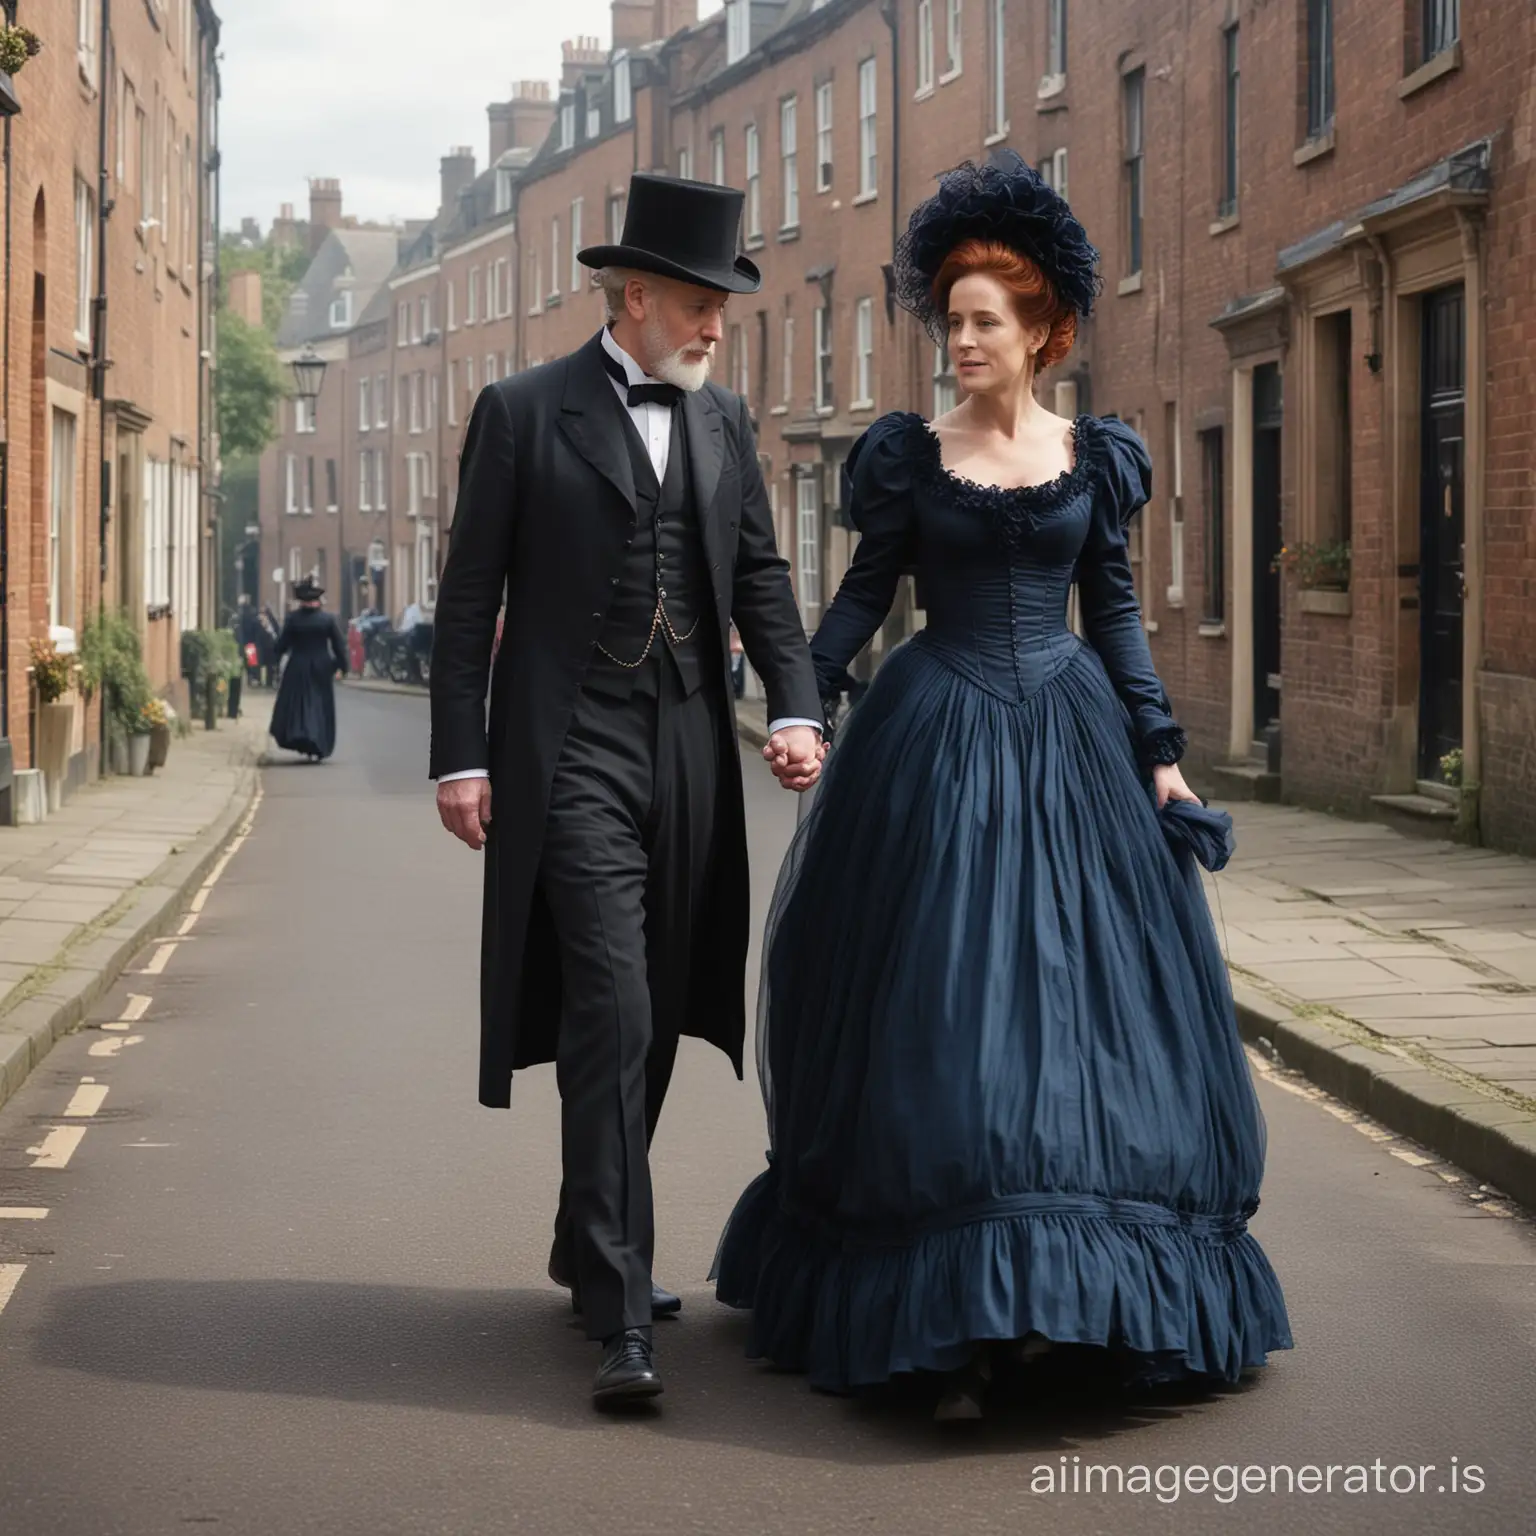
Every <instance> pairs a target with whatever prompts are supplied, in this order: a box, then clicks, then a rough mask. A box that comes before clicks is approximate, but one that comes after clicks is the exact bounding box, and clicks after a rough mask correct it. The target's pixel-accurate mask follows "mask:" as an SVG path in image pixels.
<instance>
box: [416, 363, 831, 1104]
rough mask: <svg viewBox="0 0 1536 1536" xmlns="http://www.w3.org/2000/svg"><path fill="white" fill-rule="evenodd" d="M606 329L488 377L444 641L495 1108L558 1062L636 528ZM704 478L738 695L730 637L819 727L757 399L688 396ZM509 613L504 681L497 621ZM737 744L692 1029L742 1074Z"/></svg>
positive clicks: (723, 657) (772, 709)
mask: <svg viewBox="0 0 1536 1536" xmlns="http://www.w3.org/2000/svg"><path fill="white" fill-rule="evenodd" d="M601 351H602V348H601V342H600V340H599V339H598V338H597V337H594V338H593V340H591V341H590V342H588V343H587V344H586V345H585V346H583V347H581V348H580V349H579V350H578V351H576V352H573V353H572V354H570V356H568V357H564V358H560V359H559V360H557V361H555V362H553V363H548V364H545V365H544V366H543V367H540V368H534V369H530V370H528V371H527V372H525V373H521V374H518V375H516V376H514V377H512V378H509V379H503V380H500V381H499V382H497V383H495V384H491V385H488V386H487V387H486V388H485V389H483V390H482V391H481V393H480V396H479V399H478V400H477V401H476V403H475V408H474V411H473V413H472V415H471V417H470V421H469V427H468V431H467V433H466V436H465V439H464V449H463V455H462V459H461V463H460V475H459V495H458V502H457V505H456V507H455V511H454V520H453V530H452V533H451V535H450V539H449V549H448V559H447V562H446V565H445V567H444V570H443V574H442V580H441V582H440V583H439V586H438V594H437V610H436V614H435V624H436V627H435V632H434V636H433V646H432V678H431V692H432V749H431V765H430V772H431V776H432V777H433V778H438V777H439V776H441V775H442V774H445V773H454V772H457V771H459V770H462V769H469V768H487V769H489V770H490V775H491V781H492V826H491V829H490V832H489V836H488V841H487V844H486V850H485V859H486V863H485V902H484V914H483V921H482V929H481V960H480V1102H481V1103H482V1104H487V1105H491V1106H494V1107H504V1106H506V1105H507V1104H508V1103H510V1100H511V1080H512V1073H513V1070H514V1069H517V1068H522V1067H527V1066H532V1065H534V1064H536V1063H539V1062H549V1061H553V1060H554V1059H555V1048H556V1040H557V1036H558V1031H559V1020H560V970H559V965H560V961H559V952H558V949H557V947H556V944H555V942H554V932H553V927H552V924H551V920H550V916H549V912H548V909H547V907H546V906H545V904H544V902H543V900H542V897H541V895H540V892H539V888H538V871H539V860H540V854H541V851H542V847H543V840H544V822H545V817H546V815H547V811H548V805H549V795H550V785H551V781H552V779H553V777H554V771H555V763H556V760H557V759H558V757H559V755H560V750H561V747H562V745H563V744H564V741H565V736H566V732H567V730H568V729H569V727H570V722H571V715H572V712H573V710H574V708H575V705H576V702H577V698H578V695H579V693H580V690H581V686H582V679H583V676H584V674H585V673H586V670H587V668H588V666H589V665H590V663H591V660H592V657H593V654H594V649H595V647H596V644H597V639H598V635H599V634H600V632H601V631H602V628H603V621H604V618H605V616H606V614H607V610H608V604H609V601H610V599H611V597H612V594H613V591H614V588H615V586H616V584H617V581H618V578H619V573H620V571H621V570H622V568H623V564H624V557H625V552H626V549H627V547H628V545H629V544H630V543H631V542H632V541H633V539H634V537H635V531H636V517H637V514H636V504H635V486H634V472H633V468H632V466H631V461H630V454H629V450H628V447H627V445H626V442H625V437H624V434H625V433H626V432H631V431H633V427H632V426H631V425H630V424H629V422H628V420H627V418H626V415H625V412H624V408H623V406H622V405H621V404H620V402H619V398H618V395H617V393H616V391H615V390H614V387H613V384H612V382H611V381H610V379H609V377H608V374H607V372H606V371H605V369H604V367H603V362H602V356H601ZM682 408H683V410H684V412H685V413H686V418H687V419H686V434H685V435H686V438H687V453H688V470H689V473H690V474H691V475H692V476H693V490H694V495H695V498H696V503H697V507H698V515H699V525H700V532H701V536H702V538H703V542H704V554H705V559H706V561H707V563H708V566H709V570H710V573H711V576H712V578H713V598H714V613H713V616H712V617H713V630H712V633H713V640H712V648H713V651H714V653H715V655H716V658H717V663H718V666H719V674H720V675H719V683H720V688H721V690H722V691H721V697H722V698H723V699H726V700H729V699H730V698H731V697H732V693H731V687H730V681H731V679H730V669H731V657H730V625H731V622H732V620H734V621H735V624H736V627H737V629H738V631H739V632H740V635H741V640H742V645H743V646H744V648H745V650H746V653H747V656H748V658H749V659H750V660H751V662H752V665H753V666H754V668H756V670H757V672H758V674H759V675H760V676H761V677H762V679H763V683H764V686H765V688H766V690H767V694H768V717H769V719H776V718H781V717H785V716H797V717H803V718H805V719H810V720H815V719H819V718H820V714H821V706H820V702H819V699H818V695H817V690H816V679H815V673H814V671H813V669H812V666H811V659H810V651H809V648H808V647H807V645H806V640H805V630H804V627H803V625H802V622H801V619H800V613H799V610H798V608H797V607H796V605H795V599H794V594H793V591H792V589H791V586H790V580H789V567H788V564H787V562H786V561H785V560H783V559H782V558H781V557H780V555H779V553H778V551H777V549H776V547H775V544H774V535H773V518H772V514H771V511H770V509H769V504H768V496H767V492H766V490H765V488H764V485H763V478H762V473H761V470H760V469H759V467H758V460H757V445H756V441H755V439H754V437H753V433H752V426H751V421H750V419H749V417H748V415H747V408H746V405H745V403H744V402H743V401H742V400H741V399H740V398H738V397H737V396H735V395H733V394H730V393H728V392H727V391H726V390H723V389H720V388H718V387H717V386H715V385H712V384H706V385H705V386H704V388H703V389H701V390H699V391H697V392H695V393H692V394H689V395H687V396H685V397H684V403H683V407H682ZM504 590H505V594H506V619H505V624H504V628H503V634H502V640H501V647H500V650H499V652H498V653H497V657H496V664H495V670H494V675H492V676H490V677H489V686H490V720H489V728H487V721H486V710H485V698H486V687H487V678H488V674H489V673H490V671H491V644H492V639H493V637H494V635H495V632H496V617H497V614H498V612H499V611H500V609H501V606H502V595H503V591H504ZM723 734H724V735H725V736H726V737H727V738H728V739H726V740H723V741H722V743H721V752H722V756H723V760H724V763H725V767H726V771H725V772H724V773H722V775H721V786H722V787H721V791H720V801H719V806H718V812H717V820H716V828H715V835H716V839H717V847H718V849H719V859H718V863H717V873H716V880H717V888H716V891H715V893H714V896H713V898H712V899H711V900H710V901H708V902H707V903H706V904H705V905H704V910H705V911H706V912H707V913H708V914H709V916H708V922H709V924H710V931H709V932H708V933H707V934H705V935H703V936H702V941H701V942H700V943H699V945H698V947H697V950H696V952H698V953H701V954H702V955H703V956H704V957H705V960H704V963H703V964H702V965H701V966H700V967H699V969H698V972H697V974H696V976H695V987H694V994H693V1001H692V1005H691V1007H690V1010H689V1015H688V1018H687V1019H686V1020H685V1021H683V1024H682V1033H684V1034H688V1035H694V1036H697V1037H699V1038H701V1039H704V1040H708V1041H709V1042H710V1043H711V1044H713V1045H717V1046H719V1048H720V1049H721V1050H722V1051H724V1052H725V1053H726V1055H727V1056H728V1057H729V1058H730V1060H731V1063H732V1065H733V1066H734V1067H735V1069H736V1074H737V1076H738V1077H740V1076H741V1072H742V1049H743V1042H744V1040H745V1034H746V1007H745V982H746V956H747V935H748V922H749V912H748V870H747V841H746V824H745V815H744V811H743V805H742V793H741V760H740V754H739V751H738V748H737V744H736V736H735V731H734V729H727V730H726V731H724V732H723Z"/></svg>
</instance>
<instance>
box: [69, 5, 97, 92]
mask: <svg viewBox="0 0 1536 1536" xmlns="http://www.w3.org/2000/svg"><path fill="white" fill-rule="evenodd" d="M100 3H101V0H76V3H75V18H76V33H75V56H76V58H77V59H78V61H79V64H80V75H81V78H82V79H84V81H85V83H86V84H87V85H89V86H93V87H94V86H95V84H96V80H97V69H96V66H97V63H98V62H99V61H98V58H97V52H98V50H97V39H98V36H99V34H100V31H101V27H100V23H99V21H98V7H99V5H100Z"/></svg>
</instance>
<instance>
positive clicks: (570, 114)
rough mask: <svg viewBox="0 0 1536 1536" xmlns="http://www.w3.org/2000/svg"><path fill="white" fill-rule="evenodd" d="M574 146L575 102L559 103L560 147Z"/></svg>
mask: <svg viewBox="0 0 1536 1536" xmlns="http://www.w3.org/2000/svg"><path fill="white" fill-rule="evenodd" d="M575 147H576V102H575V100H574V98H573V99H572V100H570V101H562V102H561V103H560V148H561V149H574V148H575Z"/></svg>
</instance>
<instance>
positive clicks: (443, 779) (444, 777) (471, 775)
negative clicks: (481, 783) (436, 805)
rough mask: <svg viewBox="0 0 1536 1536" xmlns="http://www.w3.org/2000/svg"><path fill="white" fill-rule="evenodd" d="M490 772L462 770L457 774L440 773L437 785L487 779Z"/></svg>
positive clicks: (479, 769) (478, 769) (480, 769)
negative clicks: (463, 780) (458, 780)
mask: <svg viewBox="0 0 1536 1536" xmlns="http://www.w3.org/2000/svg"><path fill="white" fill-rule="evenodd" d="M490 776H491V775H490V771H489V770H488V769H485V768H464V769H462V770H460V772H458V773H440V774H438V776H437V782H438V783H439V784H451V783H452V782H453V781H454V780H455V779H488V778H490Z"/></svg>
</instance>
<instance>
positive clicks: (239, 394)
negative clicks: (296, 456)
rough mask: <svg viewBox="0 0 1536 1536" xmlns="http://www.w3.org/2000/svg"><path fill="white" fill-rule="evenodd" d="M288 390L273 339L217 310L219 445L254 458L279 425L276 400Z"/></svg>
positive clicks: (222, 449)
mask: <svg viewBox="0 0 1536 1536" xmlns="http://www.w3.org/2000/svg"><path fill="white" fill-rule="evenodd" d="M286 393H287V390H286V387H285V384H284V381H283V371H282V366H281V365H280V364H279V362H278V360H277V351H276V349H275V348H274V347H273V345H272V338H271V336H269V335H268V334H267V332H266V331H264V330H258V329H257V328H256V327H255V326H253V325H247V324H246V323H245V321H244V320H242V319H241V318H240V317H239V316H238V315H235V314H232V313H231V312H230V311H229V310H227V309H221V310H220V311H219V371H218V407H219V448H220V452H221V453H222V454H225V455H228V456H230V457H238V456H240V455H249V456H251V457H253V458H254V457H256V456H257V455H259V454H260V453H261V450H262V449H263V448H265V447H266V446H267V444H268V443H269V442H271V441H272V438H273V437H274V435H275V434H276V430H277V403H278V401H279V400H281V399H282V398H283V396H284V395H285V394H286Z"/></svg>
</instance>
